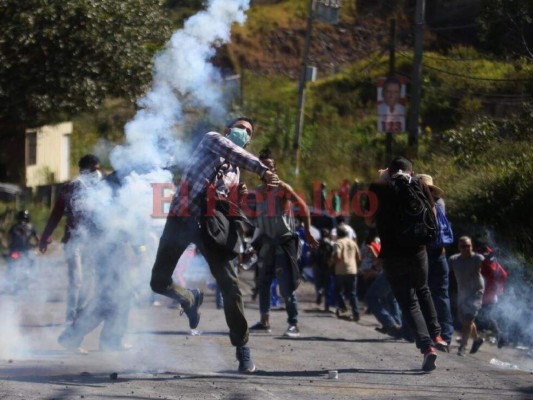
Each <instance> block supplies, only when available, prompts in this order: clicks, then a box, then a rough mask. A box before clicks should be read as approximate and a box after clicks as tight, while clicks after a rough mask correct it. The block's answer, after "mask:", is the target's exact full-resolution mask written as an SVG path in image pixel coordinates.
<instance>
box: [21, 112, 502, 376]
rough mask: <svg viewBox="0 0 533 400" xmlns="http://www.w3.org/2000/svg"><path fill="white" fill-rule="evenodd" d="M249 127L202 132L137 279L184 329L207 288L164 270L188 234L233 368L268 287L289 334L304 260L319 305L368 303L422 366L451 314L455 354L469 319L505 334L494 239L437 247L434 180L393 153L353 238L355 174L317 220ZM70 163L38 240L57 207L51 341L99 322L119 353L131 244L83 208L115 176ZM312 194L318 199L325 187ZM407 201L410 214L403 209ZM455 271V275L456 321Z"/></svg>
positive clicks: (64, 340)
mask: <svg viewBox="0 0 533 400" xmlns="http://www.w3.org/2000/svg"><path fill="white" fill-rule="evenodd" d="M253 135H254V123H253V121H252V120H251V119H249V118H246V117H239V118H236V119H234V120H232V121H230V123H228V124H227V126H226V127H225V129H224V130H223V132H222V133H217V132H208V133H206V134H205V135H204V136H203V137H202V139H201V140H200V141H199V144H198V145H197V147H196V149H195V150H194V151H193V152H192V154H191V156H190V159H189V162H188V164H187V165H186V166H185V168H184V170H183V172H182V174H181V177H180V181H179V183H178V185H177V190H176V192H175V194H174V197H173V199H172V203H171V205H170V210H169V214H168V217H167V219H166V223H165V226H164V228H163V231H162V234H161V237H160V239H159V244H158V246H157V251H156V252H155V256H154V258H155V260H153V267H152V272H151V277H150V278H149V282H148V281H147V282H145V284H146V286H148V285H150V287H151V289H152V291H153V292H154V293H157V294H158V295H161V296H166V297H168V298H170V299H172V301H173V304H175V305H176V307H178V308H179V309H180V310H181V312H183V313H184V314H185V315H186V316H187V318H188V321H189V327H190V329H196V328H197V327H198V325H199V324H200V317H201V313H200V308H201V306H202V303H203V298H204V293H203V291H202V290H200V289H197V288H186V287H184V285H183V282H176V281H174V280H173V273H174V271H175V269H176V266H177V265H178V261H179V259H180V257H181V256H182V254H183V253H184V252H185V251H186V249H188V248H189V247H190V245H191V244H194V246H195V254H196V255H198V256H201V257H203V259H204V260H205V262H206V263H207V265H208V266H209V269H210V272H211V274H212V275H213V277H214V279H215V281H216V285H215V286H216V289H217V293H218V295H217V306H218V307H219V308H222V309H223V310H224V315H225V318H226V321H227V324H228V328H229V338H230V342H231V344H232V345H233V346H234V347H235V351H236V358H237V360H238V362H239V365H238V371H239V372H242V373H251V372H253V371H255V364H254V362H253V361H252V357H251V350H250V347H249V346H248V340H249V332H257V331H266V332H269V331H270V329H271V328H270V318H269V314H270V311H271V306H272V304H271V303H272V299H271V297H272V293H273V288H274V292H277V289H276V287H278V288H279V292H280V294H281V298H282V300H283V301H284V304H285V310H286V312H287V324H288V327H287V330H286V331H285V334H284V335H285V336H287V337H292V338H293V337H298V336H300V329H299V326H298V318H299V316H298V303H297V293H296V290H297V288H298V286H299V284H300V282H301V281H302V279H309V277H306V276H305V275H304V274H303V267H302V260H303V259H305V265H310V266H312V271H313V272H312V279H313V283H314V285H315V289H316V304H317V305H321V304H322V303H323V304H324V309H325V310H326V311H330V310H332V309H333V308H334V309H335V310H336V315H337V317H338V318H342V319H346V320H350V321H355V322H357V321H359V320H360V318H361V313H362V312H365V310H363V309H362V308H361V305H360V302H361V301H363V302H364V304H365V305H366V312H367V313H371V314H373V315H374V316H375V317H376V319H377V321H379V323H380V324H381V326H380V327H378V328H377V330H378V331H379V332H382V333H383V334H386V335H390V336H393V337H395V338H404V339H406V340H408V341H411V342H414V343H415V344H416V347H417V348H418V349H419V350H420V352H421V353H422V354H423V362H422V369H423V370H424V371H431V370H433V369H435V367H436V359H437V351H445V352H449V351H450V344H451V342H452V340H453V334H454V321H455V320H457V321H459V322H460V325H461V326H460V330H461V338H460V346H459V350H458V355H460V356H464V355H465V354H466V350H467V348H468V343H469V340H470V339H472V345H471V347H470V348H469V351H470V353H475V352H477V351H478V350H479V349H480V347H481V345H482V344H483V342H484V339H483V338H482V336H481V335H480V334H479V329H478V324H479V325H482V326H483V327H484V328H485V329H490V330H491V331H492V332H493V333H494V334H495V335H496V336H497V343H498V346H500V347H501V346H503V345H504V344H505V341H506V339H505V333H504V332H503V330H502V328H501V325H500V323H499V315H498V307H497V304H498V297H499V296H501V295H502V293H503V288H504V283H505V279H506V277H507V273H506V272H505V270H504V269H503V268H502V267H501V265H499V264H498V263H497V261H496V259H495V257H494V255H493V254H492V249H490V248H489V247H487V246H485V247H483V248H481V249H480V250H479V251H478V252H474V251H473V247H472V240H471V238H470V237H467V236H462V237H460V238H459V240H458V243H459V253H458V254H454V255H451V256H450V257H448V255H447V253H446V252H447V251H449V250H450V249H451V245H452V244H453V243H454V238H453V232H452V231H451V227H450V224H449V222H448V221H447V219H446V215H445V203H444V191H443V190H442V189H440V188H439V187H438V186H436V185H435V184H434V182H433V179H432V177H431V176H429V175H427V174H421V175H415V174H414V173H413V166H412V163H411V162H410V161H409V160H408V159H406V158H404V157H397V158H396V159H394V160H393V161H392V162H391V163H390V165H389V166H388V167H387V168H386V169H384V170H381V171H380V174H379V177H378V179H377V180H376V181H375V182H374V183H372V184H371V185H370V188H369V190H370V191H371V192H373V193H374V194H375V196H376V198H377V207H376V209H375V212H373V213H369V215H367V218H366V220H365V222H366V224H367V225H368V226H369V227H370V228H371V229H370V232H371V234H370V235H368V238H365V240H364V241H360V240H359V239H358V237H357V235H356V232H355V231H354V229H353V228H352V227H351V226H350V224H349V223H348V222H347V221H346V219H345V218H344V216H343V215H342V211H343V205H342V204H343V201H342V199H345V198H351V197H353V195H354V187H355V186H357V188H356V189H355V191H357V190H358V189H359V188H360V182H359V181H358V180H356V181H354V183H353V185H352V187H350V185H349V184H348V181H345V182H344V183H343V187H342V188H341V189H340V190H339V191H336V193H334V194H332V196H333V197H332V198H333V200H335V201H336V203H335V204H336V205H335V209H336V210H337V211H338V212H339V213H340V215H338V217H337V218H336V220H335V223H334V225H333V226H331V227H330V228H326V227H322V228H321V229H320V230H319V229H316V228H314V227H313V226H312V220H311V211H310V209H309V208H308V207H307V205H306V203H305V201H304V200H303V199H302V198H301V197H300V196H298V195H297V194H296V193H295V191H294V190H293V189H292V187H291V186H290V185H288V184H287V183H285V182H284V181H283V180H281V179H280V177H279V176H278V171H277V169H276V163H275V159H274V156H273V155H272V153H271V152H270V151H269V150H268V149H265V150H264V151H262V152H261V154H260V155H259V156H258V157H256V156H255V155H253V154H251V153H250V152H248V151H247V150H245V148H246V147H247V145H248V143H249V142H250V140H252V138H253ZM79 169H80V174H79V176H78V177H77V178H76V179H74V180H73V181H71V182H69V183H67V184H65V185H64V186H63V189H62V190H61V193H60V195H59V197H58V199H57V201H56V203H55V205H54V207H53V209H52V212H51V215H50V218H49V220H48V223H47V225H46V227H45V229H44V231H43V234H42V235H41V237H40V240H39V248H40V250H41V252H43V253H44V252H46V251H47V247H48V244H49V242H50V238H51V235H52V233H53V231H54V229H55V228H56V227H57V225H58V223H59V221H60V220H61V218H62V217H63V216H65V218H66V225H65V234H64V236H63V240H62V242H63V243H64V253H65V257H66V262H67V265H68V292H67V309H66V318H65V319H66V325H65V329H64V331H63V332H62V333H61V335H60V336H59V339H58V341H59V343H60V344H61V345H62V346H63V347H65V348H67V349H69V350H75V351H78V352H80V353H86V350H84V349H83V347H82V342H83V340H84V338H85V336H86V335H87V334H88V333H90V332H91V331H93V330H94V329H95V328H96V327H97V326H99V325H100V324H101V323H103V329H102V331H101V334H100V348H101V349H102V350H127V349H128V348H129V347H130V345H128V344H127V343H124V341H123V339H124V336H125V333H126V329H127V321H128V315H129V310H130V303H131V301H130V300H131V298H132V294H133V288H134V286H135V285H134V284H133V283H132V282H130V281H129V276H128V274H125V273H124V272H123V271H121V268H120V267H121V263H123V257H124V254H126V251H127V250H126V248H127V247H128V248H130V249H131V248H133V249H134V250H135V249H138V248H139V244H138V243H130V242H129V241H128V239H127V238H125V237H121V236H120V234H115V235H108V234H107V233H106V232H105V230H104V229H103V228H102V227H101V226H99V225H98V222H97V221H94V220H92V219H91V214H90V213H89V212H87V210H85V209H84V203H83V201H82V198H83V196H84V194H86V193H87V192H86V191H88V190H89V191H90V190H91V188H93V187H96V186H98V185H102V184H106V185H108V186H109V187H110V188H111V193H113V192H114V190H116V188H118V187H120V185H121V181H120V178H118V175H117V174H111V175H110V176H108V177H106V178H103V177H102V174H101V173H100V163H99V160H98V158H97V157H96V156H94V155H90V154H89V155H86V156H84V157H82V158H81V159H80V161H79ZM240 169H246V170H248V171H251V172H253V173H255V174H257V175H258V176H259V178H260V179H261V181H262V184H261V185H260V186H259V187H257V188H256V189H255V190H254V191H250V192H249V191H248V188H247V186H246V184H244V183H243V181H242V180H241V174H240ZM320 190H321V192H322V193H323V196H324V198H323V199H322V200H323V201H325V196H326V195H327V190H326V185H325V184H323V185H321V187H320ZM339 192H340V194H339ZM409 196H411V197H409ZM337 197H338V198H337ZM406 199H407V200H409V201H406ZM337 203H338V204H337ZM413 203H416V204H415V205H416V206H417V207H418V209H417V213H418V214H419V215H421V217H420V218H421V219H419V220H415V217H413V213H412V212H410V211H411V210H410V209H409V207H412V205H413ZM295 210H296V211H295ZM244 211H246V212H244ZM334 211H335V210H334ZM417 218H418V217H417ZM26 222H29V216H28V218H27V221H26ZM26 231H28V232H29V233H28V234H27V236H28V240H29V239H30V238H31V237H33V238H34V239H35V238H36V232H35V231H34V230H31V229H26ZM87 234H90V235H91V238H92V243H91V249H94V241H97V240H99V239H96V238H101V239H100V240H101V241H102V250H101V251H99V252H95V251H94V250H91V249H89V248H87V246H86V243H87V241H86V240H84V238H86V235H87ZM13 241H15V240H14V239H13ZM251 253H255V255H256V262H255V263H254V266H253V267H254V269H255V270H256V276H257V279H256V284H257V287H256V294H257V297H258V301H259V321H258V322H257V323H255V324H254V325H252V326H250V327H249V325H248V321H247V320H246V318H245V315H244V304H243V294H242V291H241V289H240V286H239V276H238V275H239V272H238V268H236V266H238V265H239V264H242V263H243V262H244V260H243V257H244V255H245V254H247V255H248V256H249V255H250V254H251ZM452 275H453V276H454V277H455V281H456V282H457V297H456V302H455V304H456V308H457V313H456V314H457V316H456V317H457V318H456V319H455V320H454V318H453V315H454V313H452V302H451V296H450V276H452ZM147 280H148V279H147ZM348 306H349V307H348Z"/></svg>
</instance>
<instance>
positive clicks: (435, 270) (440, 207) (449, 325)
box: [417, 174, 453, 351]
mask: <svg viewBox="0 0 533 400" xmlns="http://www.w3.org/2000/svg"><path fill="white" fill-rule="evenodd" d="M417 177H418V178H419V179H420V180H421V181H422V182H424V183H425V184H426V186H427V187H428V188H429V191H430V192H431V195H432V196H433V201H434V202H435V208H436V211H437V214H439V213H442V215H444V216H445V215H446V205H445V203H444V199H443V196H444V190H442V189H441V188H439V187H438V186H436V185H434V184H433V178H432V177H431V176H430V175H427V174H419V175H417ZM426 250H427V253H428V286H429V290H431V297H432V299H433V304H434V305H435V310H436V311H437V318H438V320H439V324H440V327H441V337H442V339H444V340H445V341H446V343H448V346H447V347H446V348H441V350H443V351H449V346H450V343H451V340H452V336H453V319H452V313H451V307H450V294H449V286H450V278H449V276H450V271H449V267H448V261H447V260H446V248H445V247H444V245H443V243H442V241H438V240H437V241H435V243H434V244H432V245H429V246H426Z"/></svg>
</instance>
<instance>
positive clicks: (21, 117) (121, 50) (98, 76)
mask: <svg viewBox="0 0 533 400" xmlns="http://www.w3.org/2000/svg"><path fill="white" fill-rule="evenodd" d="M0 24H1V26H2V29H1V31H0V65H1V66H2V67H1V68H0V124H2V125H3V126H14V125H17V126H21V125H22V126H23V125H26V126H28V125H34V124H39V123H42V122H52V121H54V120H56V119H58V118H59V117H63V116H65V115H67V116H68V115H72V114H74V113H78V112H81V111H90V110H94V109H96V108H97V107H98V106H99V105H100V104H101V103H102V101H103V100H104V99H105V98H107V97H126V98H135V97H137V96H138V95H140V94H141V93H142V92H143V91H144V90H145V89H146V87H147V86H146V85H147V84H148V83H149V81H150V78H151V72H150V71H151V62H150V60H151V58H152V56H153V53H154V50H155V49H156V48H157V47H158V46H159V45H160V44H161V43H162V41H163V39H165V38H166V37H168V33H169V28H170V26H169V23H168V20H167V19H166V17H165V12H164V9H163V8H162V1H159V0H122V1H115V0H70V1H63V0H24V1H20V0H0Z"/></svg>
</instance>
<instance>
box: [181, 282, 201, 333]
mask: <svg viewBox="0 0 533 400" xmlns="http://www.w3.org/2000/svg"><path fill="white" fill-rule="evenodd" d="M190 292H191V294H192V296H193V298H194V302H193V304H192V305H191V306H190V307H188V308H184V309H183V312H184V313H185V315H187V317H188V318H189V327H190V328H191V329H196V327H197V326H198V324H199V323H200V313H199V312H198V309H199V308H200V306H201V305H202V303H203V301H204V294H203V292H201V291H200V289H192V290H191V291H190Z"/></svg>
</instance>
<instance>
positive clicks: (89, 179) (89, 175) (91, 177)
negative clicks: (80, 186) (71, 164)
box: [80, 170, 102, 186]
mask: <svg viewBox="0 0 533 400" xmlns="http://www.w3.org/2000/svg"><path fill="white" fill-rule="evenodd" d="M80 180H81V181H82V182H83V183H85V184H86V185H87V186H93V185H96V184H97V183H98V182H100V181H101V180H102V173H101V172H100V171H99V170H94V171H91V172H89V171H87V172H83V173H82V174H80Z"/></svg>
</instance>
